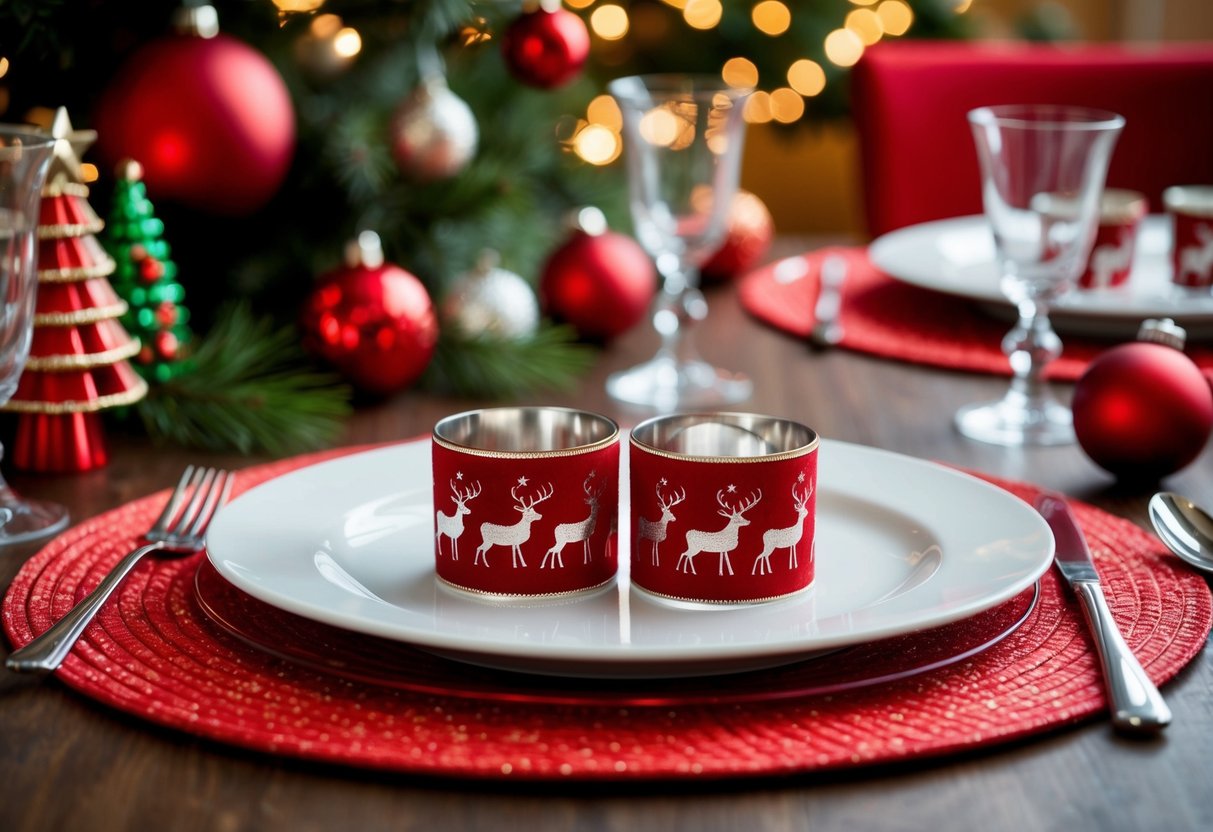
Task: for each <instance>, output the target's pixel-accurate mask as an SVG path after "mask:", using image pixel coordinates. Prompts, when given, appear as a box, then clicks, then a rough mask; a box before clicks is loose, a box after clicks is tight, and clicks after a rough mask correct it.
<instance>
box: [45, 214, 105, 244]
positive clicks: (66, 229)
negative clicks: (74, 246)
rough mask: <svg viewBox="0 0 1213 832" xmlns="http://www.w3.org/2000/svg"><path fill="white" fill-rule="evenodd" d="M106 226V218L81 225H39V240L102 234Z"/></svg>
mask: <svg viewBox="0 0 1213 832" xmlns="http://www.w3.org/2000/svg"><path fill="white" fill-rule="evenodd" d="M103 228H105V220H103V219H95V220H92V221H90V222H86V223H81V224H80V225H40V226H38V239H39V240H64V239H67V238H68V237H87V236H88V235H89V234H100V233H101V229H103Z"/></svg>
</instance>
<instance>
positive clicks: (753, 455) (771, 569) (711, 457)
mask: <svg viewBox="0 0 1213 832" xmlns="http://www.w3.org/2000/svg"><path fill="white" fill-rule="evenodd" d="M818 444H819V443H818V438H817V434H816V433H815V432H813V431H812V430H810V429H809V428H807V427H805V426H804V425H801V424H798V423H797V422H793V421H790V420H787V419H778V418H774V417H770V416H759V415H755V414H751V413H692V414H677V415H672V416H658V417H656V418H654V419H650V420H648V421H647V422H642V423H641V424H639V425H637V426H636V427H635V428H633V430H632V435H631V446H630V454H629V464H630V478H631V488H630V493H631V513H632V523H631V541H632V560H631V580H632V585H633V586H635V587H639V588H641V589H643V590H645V591H647V592H649V593H652V594H654V595H659V596H662V597H664V598H671V599H676V600H679V601H689V602H696V603H711V604H728V603H754V602H758V601H770V600H774V599H777V598H783V597H785V596H788V595H791V594H794V593H797V592H801V591H802V590H805V589H807V588H808V587H809V586H810V585H811V584H812V583H813V575H814V552H813V540H814V531H815V526H816V519H815V518H816V514H815V507H816V496H817V447H818Z"/></svg>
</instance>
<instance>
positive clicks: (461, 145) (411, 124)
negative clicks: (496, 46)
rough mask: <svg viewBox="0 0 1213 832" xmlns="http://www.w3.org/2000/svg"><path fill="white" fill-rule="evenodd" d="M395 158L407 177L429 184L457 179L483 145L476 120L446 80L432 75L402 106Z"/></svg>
mask: <svg viewBox="0 0 1213 832" xmlns="http://www.w3.org/2000/svg"><path fill="white" fill-rule="evenodd" d="M391 139H392V155H393V156H394V157H395V158H396V164H397V165H398V166H399V167H400V170H401V171H402V172H403V173H404V174H405V175H407V176H410V177H412V178H414V179H418V180H422V181H428V180H435V179H449V178H450V177H452V176H455V175H457V174H458V173H459V172H460V171H462V170H463V169H464V168H465V167H467V164H468V162H470V161H471V160H472V157H473V156H475V155H476V147H477V145H478V144H479V141H480V129H479V128H478V127H477V125H476V117H475V116H474V115H472V110H471V108H470V107H468V105H467V103H466V102H465V101H464V100H463V99H462V98H460V97H459V96H457V95H455V93H453V92H451V90H450V88H449V87H448V86H447V85H446V79H444V78H443V77H442V76H441V75H431V76H429V77H427V78H426V79H425V80H424V81H422V82H421V83H420V84H419V85H418V86H417V88H416V89H415V90H413V91H412V92H411V93H410V94H409V95H408V97H407V98H405V99H404V101H403V102H401V104H400V106H399V107H398V108H397V109H396V113H395V114H394V115H393V116H392V123H391Z"/></svg>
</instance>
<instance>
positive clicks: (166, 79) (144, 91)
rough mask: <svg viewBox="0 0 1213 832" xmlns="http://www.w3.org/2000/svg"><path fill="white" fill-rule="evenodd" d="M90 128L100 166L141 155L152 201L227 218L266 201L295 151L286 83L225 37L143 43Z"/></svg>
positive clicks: (258, 58) (183, 37) (184, 37)
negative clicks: (93, 129)
mask: <svg viewBox="0 0 1213 832" xmlns="http://www.w3.org/2000/svg"><path fill="white" fill-rule="evenodd" d="M93 122H94V124H95V125H96V127H97V133H98V145H97V146H98V149H99V151H100V152H101V155H102V157H103V158H104V160H105V161H106V162H107V163H108V164H109V165H110V166H112V165H114V164H116V163H117V162H118V160H120V159H123V158H127V157H131V158H134V159H138V160H139V162H140V163H141V164H142V165H143V170H144V174H143V179H144V181H145V182H146V183H147V187H148V190H149V191H150V192H151V193H152V195H153V196H154V197H155V198H157V199H168V200H174V201H177V202H180V203H182V204H184V205H188V206H190V207H192V208H198V209H201V210H203V211H207V212H210V213H215V214H224V215H231V216H242V215H247V214H250V213H252V212H254V211H256V210H257V209H259V208H261V207H262V206H264V205H265V203H266V202H268V201H269V199H270V198H271V197H272V196H273V195H274V194H275V193H276V192H277V190H278V188H279V186H280V185H281V184H282V180H283V179H284V178H285V176H286V173H287V169H288V168H289V167H290V163H291V156H292V154H293V153H294V147H295V111H294V108H293V107H292V105H291V98H290V95H289V93H288V92H287V88H286V84H285V83H283V81H282V77H281V76H280V75H279V74H278V72H277V70H275V69H274V67H273V66H272V65H271V64H270V62H269V61H268V60H266V58H265V57H264V56H263V55H262V54H261V53H259V52H257V51H256V50H254V49H253V48H251V47H249V46H247V45H245V44H244V43H242V42H241V41H238V40H236V39H234V38H230V37H227V36H225V35H216V36H215V37H211V38H204V37H200V36H196V35H179V36H171V37H165V38H162V39H160V40H156V41H153V42H152V43H150V44H148V45H147V46H145V47H143V48H142V49H141V50H139V51H138V52H136V53H135V54H134V55H132V56H131V58H130V59H129V60H128V61H127V63H126V64H125V65H124V66H123V67H122V69H121V70H119V72H118V74H117V75H116V76H115V77H114V79H113V81H112V82H111V83H110V85H109V87H108V88H107V89H106V91H105V92H104V93H103V94H102V96H101V99H100V100H99V102H98V105H97V109H96V112H95V113H94V120H93Z"/></svg>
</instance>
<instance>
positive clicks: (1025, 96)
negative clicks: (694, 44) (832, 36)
mask: <svg viewBox="0 0 1213 832" xmlns="http://www.w3.org/2000/svg"><path fill="white" fill-rule="evenodd" d="M851 83H852V90H851V97H852V108H853V114H854V119H855V125H856V129H857V131H858V134H859V157H860V161H861V164H862V171H861V178H862V181H863V196H864V212H865V217H866V220H867V226H868V232H869V233H870V234H872V235H873V236H877V235H880V234H883V233H885V232H886V231H891V230H893V229H895V228H900V227H902V226H906V225H913V224H915V223H920V222H926V221H928V220H934V219H943V218H946V217H955V216H961V215H965V214H979V213H981V210H982V209H981V191H980V186H979V184H978V171H977V155H976V153H975V151H974V149H973V139H972V136H971V134H970V132H969V125H968V122H967V120H966V119H965V113H966V112H967V111H969V110H971V109H973V108H974V107H980V106H983V105H987V104H1024V103H1042V104H1075V105H1082V106H1087V107H1097V108H1100V109H1104V110H1112V111H1114V112H1117V113H1120V114H1121V115H1123V116H1124V117H1125V119H1126V124H1125V129H1124V132H1123V133H1122V134H1121V136H1120V139H1119V141H1118V142H1117V145H1116V150H1115V152H1114V153H1113V156H1112V164H1111V168H1110V170H1109V172H1108V187H1119V188H1132V189H1135V190H1139V191H1142V192H1143V193H1145V194H1146V197H1147V198H1148V199H1149V201H1150V210H1151V211H1153V212H1161V211H1162V210H1163V207H1162V191H1163V189H1164V188H1166V187H1168V186H1169V185H1180V184H1213V44H1207V43H1205V44H1182V45H1181V44H1168V45H1166V46H1164V47H1152V48H1147V47H1133V46H1128V45H1072V44H1069V45H1035V44H1018V43H1011V44H1008V43H990V42H982V43H974V42H952V41H949V42H930V41H904V42H898V43H882V44H880V45H878V46H876V47H873V48H872V49H869V50H868V51H867V53H865V55H864V57H863V59H862V60H861V61H860V62H859V63H858V64H857V65H856V66H855V68H854V69H853V70H852V75H851Z"/></svg>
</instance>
